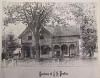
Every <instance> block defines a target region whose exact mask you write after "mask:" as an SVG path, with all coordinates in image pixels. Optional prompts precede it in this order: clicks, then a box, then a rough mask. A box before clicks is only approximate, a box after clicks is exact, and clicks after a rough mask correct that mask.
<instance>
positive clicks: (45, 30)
mask: <svg viewBox="0 0 100 78" xmlns="http://www.w3.org/2000/svg"><path fill="white" fill-rule="evenodd" d="M29 32H31V30H30V28H29V27H26V29H25V30H24V31H23V32H22V33H21V34H20V35H19V37H18V38H21V37H23V36H24V35H25V34H27V33H29ZM44 33H46V34H48V35H52V33H50V32H49V31H48V30H47V29H46V28H44V27H42V29H41V34H44Z"/></svg>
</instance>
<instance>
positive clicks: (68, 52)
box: [68, 45, 70, 57]
mask: <svg viewBox="0 0 100 78" xmlns="http://www.w3.org/2000/svg"><path fill="white" fill-rule="evenodd" d="M68 53H69V57H70V45H68Z"/></svg>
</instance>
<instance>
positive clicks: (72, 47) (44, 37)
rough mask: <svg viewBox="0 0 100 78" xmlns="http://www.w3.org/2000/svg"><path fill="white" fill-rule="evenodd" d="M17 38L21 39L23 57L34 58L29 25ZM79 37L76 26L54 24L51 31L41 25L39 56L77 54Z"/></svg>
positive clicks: (32, 40) (33, 41) (32, 39)
mask: <svg viewBox="0 0 100 78" xmlns="http://www.w3.org/2000/svg"><path fill="white" fill-rule="evenodd" d="M19 38H20V39H21V44H22V55H23V57H32V58H33V57H34V58H35V57H36V51H35V39H34V36H32V32H31V30H30V29H29V27H27V28H26V29H25V30H24V32H23V33H22V34H21V35H20V36H19ZM79 39H80V29H79V27H77V26H73V27H71V26H70V27H65V26H62V27H60V26H56V27H54V28H53V29H52V31H51V30H50V28H46V27H43V29H42V33H41V36H40V41H39V44H40V58H50V57H57V56H62V57H67V56H68V57H69V56H70V57H71V56H77V55H79Z"/></svg>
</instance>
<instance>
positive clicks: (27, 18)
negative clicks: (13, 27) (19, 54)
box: [4, 2, 53, 59]
mask: <svg viewBox="0 0 100 78" xmlns="http://www.w3.org/2000/svg"><path fill="white" fill-rule="evenodd" d="M52 6H53V5H52V4H49V3H41V2H40V3H39V2H33V3H30V2H25V3H18V4H17V3H16V4H11V5H8V6H6V7H4V13H5V15H6V16H7V17H6V18H5V19H4V25H7V24H8V23H16V22H22V23H24V24H26V25H27V26H28V27H29V28H30V30H31V31H32V35H33V36H34V38H35V43H36V51H37V52H36V57H37V59H39V58H40V51H39V38H40V33H41V31H42V28H43V27H44V26H45V24H46V23H47V22H48V21H49V17H50V15H51V14H52Z"/></svg>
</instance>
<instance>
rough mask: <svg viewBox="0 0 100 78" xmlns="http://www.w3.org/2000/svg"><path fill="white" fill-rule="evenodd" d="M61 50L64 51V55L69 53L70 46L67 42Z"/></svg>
mask: <svg viewBox="0 0 100 78" xmlns="http://www.w3.org/2000/svg"><path fill="white" fill-rule="evenodd" d="M61 51H62V55H67V54H68V47H67V45H66V44H63V45H62V46H61Z"/></svg>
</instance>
